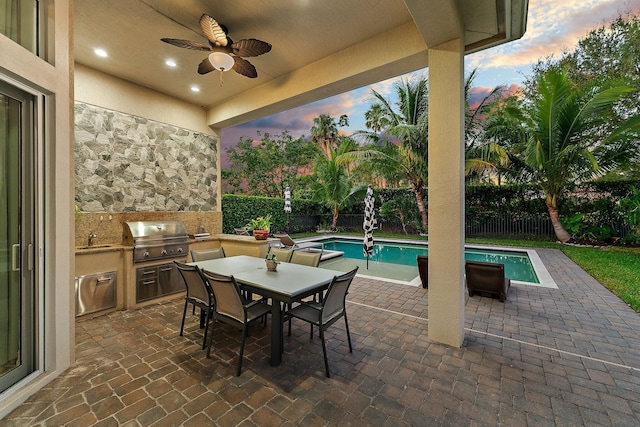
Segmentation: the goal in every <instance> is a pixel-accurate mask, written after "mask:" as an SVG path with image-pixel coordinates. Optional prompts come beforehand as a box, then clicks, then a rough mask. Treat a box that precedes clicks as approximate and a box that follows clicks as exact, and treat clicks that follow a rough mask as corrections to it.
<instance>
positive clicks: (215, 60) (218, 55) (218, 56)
mask: <svg viewBox="0 0 640 427" xmlns="http://www.w3.org/2000/svg"><path fill="white" fill-rule="evenodd" d="M209 62H211V65H213V68H215V69H216V70H218V71H229V70H230V69H231V68H233V64H235V61H234V60H233V58H232V57H231V56H230V55H227V54H226V53H223V52H213V53H211V54H210V55H209Z"/></svg>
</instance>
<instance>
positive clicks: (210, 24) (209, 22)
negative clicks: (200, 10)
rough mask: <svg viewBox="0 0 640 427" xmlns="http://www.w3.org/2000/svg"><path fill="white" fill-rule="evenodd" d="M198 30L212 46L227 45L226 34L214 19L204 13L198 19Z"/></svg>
mask: <svg viewBox="0 0 640 427" xmlns="http://www.w3.org/2000/svg"><path fill="white" fill-rule="evenodd" d="M200 28H202V32H203V33H204V35H205V36H207V38H208V39H209V41H210V42H211V44H212V45H214V46H226V45H227V43H228V42H227V33H226V32H225V31H224V30H223V29H222V27H221V26H220V25H219V24H218V23H217V22H216V20H215V19H213V18H212V17H210V16H209V15H207V14H206V13H205V14H203V15H202V16H201V17H200Z"/></svg>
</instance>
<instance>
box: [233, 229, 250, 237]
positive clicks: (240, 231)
mask: <svg viewBox="0 0 640 427" xmlns="http://www.w3.org/2000/svg"><path fill="white" fill-rule="evenodd" d="M234 231H235V232H236V234H237V235H238V236H250V235H251V234H249V230H248V229H246V228H234Z"/></svg>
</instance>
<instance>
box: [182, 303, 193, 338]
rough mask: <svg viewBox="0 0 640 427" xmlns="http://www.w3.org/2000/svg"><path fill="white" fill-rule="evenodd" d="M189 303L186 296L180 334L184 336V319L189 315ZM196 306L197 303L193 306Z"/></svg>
mask: <svg viewBox="0 0 640 427" xmlns="http://www.w3.org/2000/svg"><path fill="white" fill-rule="evenodd" d="M188 305H189V301H187V299H186V298H185V300H184V310H183V311H182V324H181V325H180V336H182V334H183V332H184V319H185V317H187V306H188ZM193 307H194V308H195V305H194V306H193Z"/></svg>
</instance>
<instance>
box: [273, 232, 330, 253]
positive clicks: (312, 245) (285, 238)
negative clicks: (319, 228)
mask: <svg viewBox="0 0 640 427" xmlns="http://www.w3.org/2000/svg"><path fill="white" fill-rule="evenodd" d="M273 237H275V238H276V239H278V240H280V247H283V248H286V249H292V250H294V251H297V250H302V249H305V250H310V249H319V250H320V252H321V253H322V251H323V250H324V243H322V242H301V243H297V242H296V241H294V240H293V239H292V238H291V236H289V235H288V234H287V233H273Z"/></svg>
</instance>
